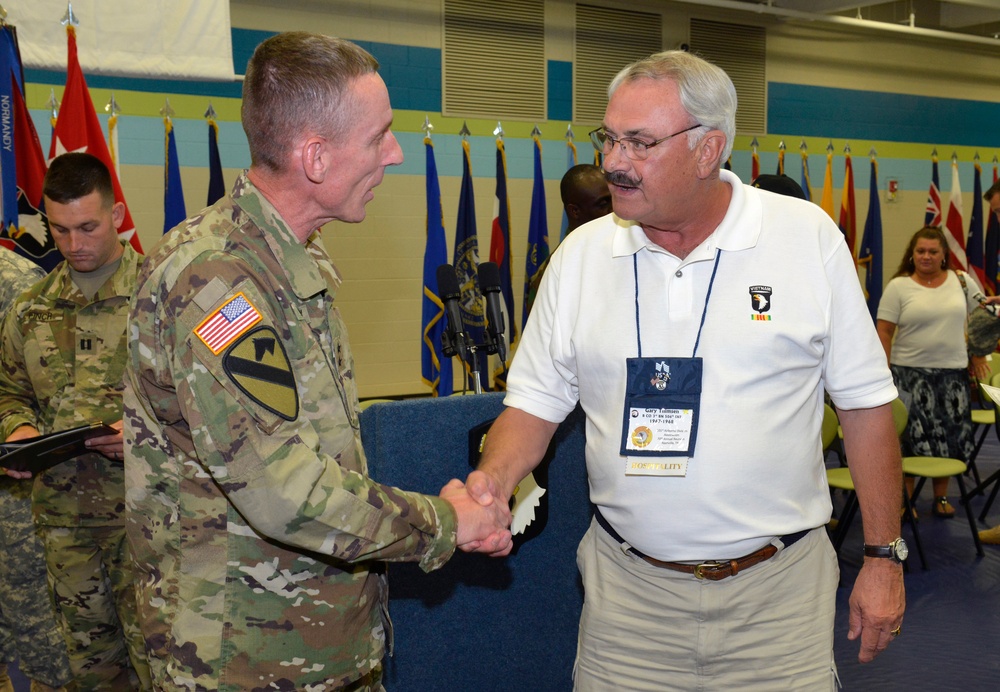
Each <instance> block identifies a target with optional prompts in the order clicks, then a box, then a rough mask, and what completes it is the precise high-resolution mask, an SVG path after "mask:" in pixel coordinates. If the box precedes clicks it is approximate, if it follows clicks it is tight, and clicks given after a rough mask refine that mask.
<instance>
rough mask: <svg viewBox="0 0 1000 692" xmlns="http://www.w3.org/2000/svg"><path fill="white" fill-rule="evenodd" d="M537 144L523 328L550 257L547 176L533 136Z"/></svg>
mask: <svg viewBox="0 0 1000 692" xmlns="http://www.w3.org/2000/svg"><path fill="white" fill-rule="evenodd" d="M532 139H533V140H534V143H535V146H534V150H535V181H534V185H533V186H532V189H531V217H530V218H529V220H528V250H527V252H526V253H525V257H524V303H523V304H522V306H521V328H522V329H523V328H524V325H525V324H527V322H528V293H529V291H530V290H531V281H532V279H534V278H535V274H537V273H538V268H539V267H540V266H541V265H542V264H543V263H544V262H545V260H547V259H548V258H549V221H548V215H547V212H546V210H545V178H543V177H542V142H541V140H540V139H539V138H538V135H535V136H534V137H532Z"/></svg>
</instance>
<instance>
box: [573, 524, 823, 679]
mask: <svg viewBox="0 0 1000 692" xmlns="http://www.w3.org/2000/svg"><path fill="white" fill-rule="evenodd" d="M577 565H578V566H579V568H580V573H581V575H582V577H583V585H584V593H585V598H584V606H583V613H582V615H581V617H580V633H579V642H578V647H577V660H576V665H575V669H574V683H575V684H574V688H575V689H576V690H578V691H579V692H597V691H599V690H630V691H636V692H638V691H640V690H655V691H656V692H662V691H664V690H678V691H680V690H683V691H684V692H689V691H691V690H724V689H739V690H762V691H767V692H771V691H773V690H809V691H810V692H813V691H815V690H834V689H836V683H837V680H836V666H835V665H834V662H833V620H834V612H835V608H836V590H837V581H838V579H839V567H838V565H837V556H836V554H835V553H834V551H833V547H832V546H831V545H830V541H829V539H828V538H827V536H826V532H825V530H823V529H816V530H814V531H812V532H810V533H809V534H808V535H806V536H805V537H803V538H802V539H800V540H799V541H798V542H797V543H795V544H794V545H793V546H792V547H790V548H789V549H788V550H787V551H784V550H781V551H779V552H778V554H777V555H775V556H774V557H772V558H771V559H770V560H767V561H765V562H763V563H760V564H758V565H755V566H754V567H751V568H749V569H747V570H746V571H744V572H741V573H740V574H738V575H736V576H733V577H729V578H727V579H723V580H721V581H717V582H712V581H707V580H699V579H696V578H695V577H694V575H690V574H684V573H682V572H676V571H673V570H669V569H664V568H661V567H653V566H652V565H650V564H648V563H647V562H645V561H644V560H642V559H641V558H638V557H636V556H635V555H633V554H631V553H625V552H624V551H623V550H622V547H621V545H620V544H619V543H617V542H616V541H615V540H614V539H612V538H611V537H610V536H609V535H608V534H607V532H605V531H604V530H603V529H602V528H601V527H600V526H598V525H597V523H596V522H592V523H591V526H590V530H589V531H587V533H586V535H585V536H584V537H583V540H582V541H581V542H580V547H579V549H578V551H577Z"/></svg>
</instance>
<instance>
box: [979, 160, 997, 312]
mask: <svg viewBox="0 0 1000 692" xmlns="http://www.w3.org/2000/svg"><path fill="white" fill-rule="evenodd" d="M994 161H996V158H994ZM996 182H997V164H996V163H994V164H993V183H994V184H995V183H996ZM985 245H986V249H985V252H984V254H985V257H984V259H983V264H984V267H983V270H984V272H985V273H986V289H987V291H988V292H989V293H990V295H996V293H997V281H998V279H1000V277H998V276H997V271H1000V267H998V265H1000V257H998V255H1000V220H997V215H996V214H994V213H993V212H992V211H990V214H989V220H988V221H987V222H986V243H985Z"/></svg>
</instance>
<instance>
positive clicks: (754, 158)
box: [750, 147, 760, 183]
mask: <svg viewBox="0 0 1000 692" xmlns="http://www.w3.org/2000/svg"><path fill="white" fill-rule="evenodd" d="M758 175H760V154H758V153H757V147H754V148H753V149H752V150H751V152H750V182H751V183H752V182H753V181H755V180H756V179H757V176H758Z"/></svg>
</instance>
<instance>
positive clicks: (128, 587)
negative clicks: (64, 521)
mask: <svg viewBox="0 0 1000 692" xmlns="http://www.w3.org/2000/svg"><path fill="white" fill-rule="evenodd" d="M39 528H40V529H41V534H42V542H43V544H44V545H45V561H46V564H47V566H48V577H49V590H50V591H51V592H52V596H53V599H54V601H55V606H56V617H57V622H58V623H59V627H60V629H61V630H62V634H63V639H65V641H66V646H67V648H68V650H69V662H70V667H71V668H72V670H73V676H74V678H75V683H76V685H77V686H78V687H79V689H81V690H95V691H96V690H107V691H108V692H122V691H123V690H150V689H152V682H151V680H150V676H149V664H148V662H147V660H146V651H145V644H144V641H143V637H142V633H141V632H140V630H139V625H138V620H137V614H136V590H135V576H134V571H133V569H132V564H133V563H132V558H131V554H130V553H129V550H128V544H127V541H126V540H125V529H124V527H79V526H72V527H68V526H40V527H39Z"/></svg>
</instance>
